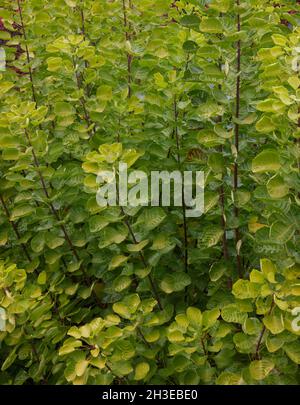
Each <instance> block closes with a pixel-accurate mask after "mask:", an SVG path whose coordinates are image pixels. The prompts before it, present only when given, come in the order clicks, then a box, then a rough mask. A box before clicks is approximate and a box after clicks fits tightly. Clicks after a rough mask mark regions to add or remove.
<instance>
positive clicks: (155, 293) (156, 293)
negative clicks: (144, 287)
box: [120, 207, 163, 310]
mask: <svg viewBox="0 0 300 405" xmlns="http://www.w3.org/2000/svg"><path fill="white" fill-rule="evenodd" d="M120 208H121V213H122V215H123V216H124V217H125V218H124V222H125V224H126V226H127V228H128V231H129V233H130V235H131V237H132V240H133V243H134V244H135V245H137V244H138V241H137V239H136V237H135V234H134V232H133V229H132V227H131V225H130V223H129V221H128V218H127V215H126V214H125V211H124V209H123V207H120ZM139 256H140V258H141V261H142V263H143V265H144V266H145V267H148V264H147V261H146V259H145V256H144V254H143V252H142V251H140V252H139ZM148 280H149V282H150V285H151V288H152V291H153V295H154V297H155V299H156V301H157V304H158V306H159V309H160V310H162V309H163V307H162V305H161V300H160V298H159V295H158V291H157V288H156V285H155V282H154V280H153V278H152V276H151V274H148Z"/></svg>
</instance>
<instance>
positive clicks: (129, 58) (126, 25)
mask: <svg viewBox="0 0 300 405" xmlns="http://www.w3.org/2000/svg"><path fill="white" fill-rule="evenodd" d="M122 5H123V21H124V29H125V40H126V41H130V39H131V35H130V32H129V28H130V24H129V23H128V18H127V7H126V3H125V0H122ZM129 7H130V8H132V7H133V5H132V2H131V1H130V3H129ZM131 65H132V55H130V53H128V52H127V83H128V98H130V97H131V95H132V89H131V83H132V72H131Z"/></svg>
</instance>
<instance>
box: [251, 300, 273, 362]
mask: <svg viewBox="0 0 300 405" xmlns="http://www.w3.org/2000/svg"><path fill="white" fill-rule="evenodd" d="M274 306H275V302H274V299H272V304H271V308H270V310H269V311H268V315H270V314H271V313H272V311H273V308H274ZM265 333H266V327H265V325H264V326H263V328H262V330H261V332H260V335H259V338H258V341H257V344H256V350H255V359H256V360H259V359H260V353H259V352H260V347H261V343H262V340H263V337H264V335H265Z"/></svg>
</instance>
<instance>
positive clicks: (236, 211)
mask: <svg viewBox="0 0 300 405" xmlns="http://www.w3.org/2000/svg"><path fill="white" fill-rule="evenodd" d="M236 4H237V6H240V0H237V1H236ZM237 31H238V32H240V31H241V16H240V13H239V10H238V15H237ZM236 74H237V78H236V110H235V119H236V122H235V126H234V143H235V149H236V161H235V163H234V171H233V189H234V192H236V191H237V189H238V181H239V167H238V162H237V159H238V154H239V135H240V126H239V123H238V120H239V118H240V102H241V41H240V40H238V42H237V69H236ZM234 215H235V217H236V218H237V219H238V218H239V209H238V207H237V206H236V205H235V207H234ZM239 240H240V231H239V228H238V227H237V228H236V229H235V242H236V245H237V243H238V242H239ZM236 260H237V272H238V275H239V277H240V278H242V277H243V274H242V263H241V256H240V254H239V252H237V255H236Z"/></svg>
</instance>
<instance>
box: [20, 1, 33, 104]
mask: <svg viewBox="0 0 300 405" xmlns="http://www.w3.org/2000/svg"><path fill="white" fill-rule="evenodd" d="M17 2H18V12H19V16H20V20H21V29H22V33H23V37H24V40H25V52H26V58H27V63H28V72H29V78H30V83H31V90H32V99H33V101H34V102H35V105H36V106H37V98H36V93H35V88H34V83H33V75H32V68H31V66H30V55H29V49H28V45H27V35H26V30H25V25H24V20H23V13H22V7H21V3H20V0H17Z"/></svg>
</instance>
